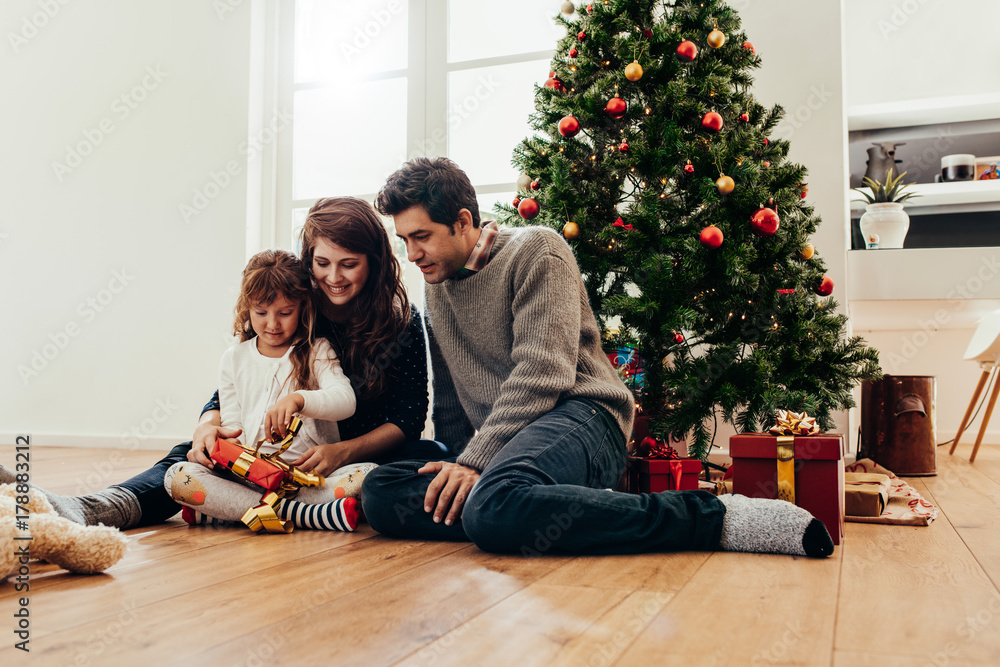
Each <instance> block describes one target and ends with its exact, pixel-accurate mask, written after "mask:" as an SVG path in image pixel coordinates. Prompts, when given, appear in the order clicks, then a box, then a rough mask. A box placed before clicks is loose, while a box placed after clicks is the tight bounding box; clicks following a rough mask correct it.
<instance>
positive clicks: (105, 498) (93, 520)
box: [0, 465, 142, 530]
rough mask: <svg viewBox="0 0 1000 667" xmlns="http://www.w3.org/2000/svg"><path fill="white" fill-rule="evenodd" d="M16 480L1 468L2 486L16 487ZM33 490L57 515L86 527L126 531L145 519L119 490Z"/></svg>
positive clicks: (133, 500)
mask: <svg viewBox="0 0 1000 667" xmlns="http://www.w3.org/2000/svg"><path fill="white" fill-rule="evenodd" d="M16 479H17V477H16V476H15V474H14V472H13V471H11V470H10V469H9V468H5V467H4V466H2V465H0V484H13V483H14V482H15V480H16ZM31 486H32V487H33V488H35V489H37V490H38V491H40V492H41V493H43V494H45V497H46V498H48V500H49V502H50V503H52V507H53V509H55V511H56V514H58V515H59V516H61V517H64V518H66V519H69V520H70V521H73V522H75V523H79V524H82V525H84V526H96V525H97V524H99V523H103V524H104V525H105V526H111V527H112V528H121V529H122V530H127V529H129V528H132V527H133V526H135V525H136V524H138V523H139V520H140V519H141V518H142V509H141V508H140V507H139V499H138V498H136V497H135V494H134V493H132V492H131V491H128V490H127V489H123V488H122V487H120V486H109V487H108V488H106V489H105V490H103V491H100V492H98V493H91V494H88V495H86V496H60V495H57V494H55V493H52V492H51V491H46V490H45V489H43V488H42V487H40V486H37V485H35V484H32V485H31Z"/></svg>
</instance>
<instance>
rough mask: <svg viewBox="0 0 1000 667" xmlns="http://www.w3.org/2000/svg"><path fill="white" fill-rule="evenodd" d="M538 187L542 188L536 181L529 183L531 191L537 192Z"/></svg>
mask: <svg viewBox="0 0 1000 667" xmlns="http://www.w3.org/2000/svg"><path fill="white" fill-rule="evenodd" d="M540 187H542V186H541V185H539V184H538V181H532V182H531V189H532V190H537V189H538V188H540Z"/></svg>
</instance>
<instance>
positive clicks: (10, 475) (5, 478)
mask: <svg viewBox="0 0 1000 667" xmlns="http://www.w3.org/2000/svg"><path fill="white" fill-rule="evenodd" d="M15 482H17V475H16V474H15V473H14V471H13V470H11V469H10V468H8V467H6V466H4V465H2V464H0V484H14V483H15Z"/></svg>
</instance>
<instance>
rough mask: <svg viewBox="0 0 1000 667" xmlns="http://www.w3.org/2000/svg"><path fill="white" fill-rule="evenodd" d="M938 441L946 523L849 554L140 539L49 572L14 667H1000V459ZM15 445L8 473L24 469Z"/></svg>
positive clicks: (10, 599) (134, 458)
mask: <svg viewBox="0 0 1000 667" xmlns="http://www.w3.org/2000/svg"><path fill="white" fill-rule="evenodd" d="M967 449H968V447H963V448H962V449H961V450H960V451H959V452H958V454H963V453H964V454H965V457H962V456H959V455H956V456H954V457H949V456H948V455H947V452H946V450H945V448H941V449H939V457H938V468H939V474H938V475H937V476H936V477H924V478H910V480H909V481H910V483H911V484H912V485H913V486H914V487H915V488H916V489H917V490H918V491H920V492H921V493H922V494H924V496H925V497H926V498H927V499H929V500H931V501H932V502H935V503H936V504H938V506H939V507H940V508H941V516H940V518H939V519H938V521H937V522H935V523H934V524H932V525H931V526H930V527H927V528H913V527H898V526H882V525H870V524H855V523H849V524H847V538H846V540H845V543H844V544H843V545H842V546H841V547H838V548H837V550H836V552H835V554H834V555H833V557H831V558H829V559H826V560H811V559H807V558H793V557H788V556H763V555H754V554H734V553H700V552H693V553H676V554H649V555H643V556H615V557H575V558H574V557H537V558H531V559H525V558H520V557H498V556H492V555H489V554H485V553H483V552H481V551H479V550H478V549H477V548H476V547H474V546H471V545H468V544H454V543H434V542H427V543H421V542H405V541H397V540H391V539H386V538H382V537H380V536H378V535H376V534H375V533H373V532H372V530H371V529H370V528H368V527H367V526H363V527H362V528H361V529H360V530H359V531H358V532H356V533H353V534H344V533H321V532H310V531H305V530H302V531H298V530H297V531H295V532H294V533H293V534H291V535H253V534H251V533H250V532H249V531H246V530H242V529H233V528H230V529H218V528H189V527H187V526H186V525H184V524H183V523H181V522H180V521H179V520H173V521H171V522H169V523H167V524H164V525H162V526H158V527H155V528H147V529H138V530H133V531H129V533H128V536H129V551H128V554H127V555H126V556H125V558H124V559H123V560H122V561H121V562H120V563H119V564H118V565H116V566H115V567H114V568H112V569H111V570H109V571H108V572H107V573H106V574H104V575H97V576H89V577H88V576H75V575H70V574H68V573H66V572H65V571H61V570H56V569H54V568H53V567H52V566H50V565H47V564H43V563H34V564H33V569H32V580H31V591H30V593H29V598H30V603H29V608H30V612H31V629H30V632H31V642H30V647H31V653H30V654H24V653H22V652H21V651H18V650H16V649H14V648H13V644H14V641H15V638H14V636H13V630H14V619H13V616H12V614H13V612H14V610H15V609H16V608H17V602H16V598H17V597H19V596H23V595H24V594H18V593H16V592H15V591H14V587H13V584H12V583H11V582H7V583H6V584H3V585H0V618H2V619H3V620H2V621H0V637H3V644H2V646H0V665H5V666H6V665H20V664H25V665H27V664H31V665H46V666H48V665H143V666H146V667H148V666H152V665H170V664H184V665H271V664H289V665H300V664H301V665H311V664H321V663H323V664H332V665H366V666H370V665H390V664H400V665H432V664H433V665H493V664H495V665H517V666H518V667H529V666H531V665H585V666H601V665H644V666H652V665H727V666H728V665H791V664H794V665H836V666H849V667H866V666H869V665H871V666H874V665H878V666H879V667H894V666H897V665H907V666H911V665H914V666H923V665H936V666H942V665H997V664H1000V592H998V585H1000V447H986V448H984V450H983V451H981V452H980V454H979V457H978V459H977V461H976V464H975V465H974V466H970V465H969V463H968V459H967V456H968V451H967ZM157 458H158V455H157V454H155V453H152V452H120V451H117V450H99V451H95V450H80V449H56V448H41V447H34V448H33V449H32V477H33V480H34V481H35V482H37V483H38V484H41V485H43V486H48V487H49V488H51V489H52V490H54V491H62V492H67V493H73V492H80V491H86V490H88V489H93V488H103V486H104V484H105V483H107V482H112V481H121V480H123V479H125V478H127V477H128V476H130V475H131V474H133V473H135V472H138V471H140V470H142V469H144V468H145V467H146V466H147V465H148V464H150V463H152V462H153V461H154V460H156V459H157ZM13 459H14V456H13V450H12V448H11V447H0V462H3V463H5V464H7V465H8V466H10V465H11V464H12V463H13Z"/></svg>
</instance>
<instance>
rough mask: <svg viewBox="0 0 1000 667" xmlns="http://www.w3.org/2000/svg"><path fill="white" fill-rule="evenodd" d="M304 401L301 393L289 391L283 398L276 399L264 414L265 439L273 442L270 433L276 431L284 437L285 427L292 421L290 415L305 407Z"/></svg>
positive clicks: (292, 415)
mask: <svg viewBox="0 0 1000 667" xmlns="http://www.w3.org/2000/svg"><path fill="white" fill-rule="evenodd" d="M305 404H306V401H305V399H304V398H302V394H298V393H291V394H289V395H288V396H285V397H284V398H280V399H278V401H277V402H276V403H275V404H274V407H272V408H271V409H270V410H268V411H267V414H266V415H264V433H266V434H267V441H268V442H274V438H273V437H272V435H271V434H272V433H277V434H278V435H279V436H281V437H282V438H284V437H285V428H286V427H287V426H288V425H289V424H291V423H292V417H294V416H295V413H296V412H299V411H300V410H302V408H303V407H305Z"/></svg>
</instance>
